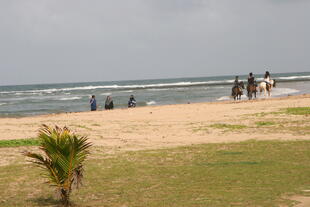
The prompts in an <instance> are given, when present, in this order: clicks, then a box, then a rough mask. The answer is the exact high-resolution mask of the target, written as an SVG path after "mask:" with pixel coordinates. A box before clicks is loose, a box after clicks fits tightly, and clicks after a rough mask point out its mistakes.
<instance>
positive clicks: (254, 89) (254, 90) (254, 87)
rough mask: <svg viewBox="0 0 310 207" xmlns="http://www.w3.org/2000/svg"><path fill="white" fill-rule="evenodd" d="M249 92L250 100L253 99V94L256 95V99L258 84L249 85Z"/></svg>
mask: <svg viewBox="0 0 310 207" xmlns="http://www.w3.org/2000/svg"><path fill="white" fill-rule="evenodd" d="M247 91H248V98H249V100H251V99H252V98H253V94H254V97H255V98H256V93H257V89H256V84H248V86H247Z"/></svg>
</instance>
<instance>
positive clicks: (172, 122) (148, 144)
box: [0, 94, 310, 150]
mask: <svg viewBox="0 0 310 207" xmlns="http://www.w3.org/2000/svg"><path fill="white" fill-rule="evenodd" d="M309 106H310V94H308V95H300V96H289V97H282V98H270V99H265V100H254V101H238V102H233V101H227V102H216V103H195V104H179V105H166V106H148V107H137V108H133V109H116V110H112V111H96V112H78V113H64V114H51V115H42V116H35V117H24V118H0V139H20V138H32V137H36V135H37V131H38V128H39V127H40V125H42V124H48V125H59V126H68V127H69V128H71V129H72V130H73V131H75V132H77V133H79V134H82V135H87V136H88V137H89V138H90V140H91V142H93V144H94V145H96V146H105V147H107V148H111V149H121V150H137V149H149V148H163V147H172V146H181V145H190V144H200V143H220V142H237V141H244V140H248V139H257V140H270V139H280V140H294V139H309V138H310V137H309V135H307V134H298V133H297V134H296V132H294V131H285V132H284V131H283V129H281V130H280V129H277V128H273V127H269V128H268V127H265V128H264V129H260V128H259V127H257V126H256V124H255V122H257V121H268V120H275V121H281V120H285V119H289V120H290V121H295V122H296V121H297V122H298V120H301V119H302V118H301V117H303V119H309V120H310V118H309V116H307V117H305V116H289V118H288V116H287V115H285V114H284V115H273V114H269V115H268V116H263V117H261V116H258V114H259V113H262V112H266V113H268V112H277V111H279V110H281V109H284V108H287V107H309ZM303 121H305V120H303ZM216 123H228V124H242V125H246V126H247V128H245V129H240V130H225V129H216V128H212V127H210V125H212V124H216Z"/></svg>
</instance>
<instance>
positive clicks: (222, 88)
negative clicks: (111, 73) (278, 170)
mask: <svg viewBox="0 0 310 207" xmlns="http://www.w3.org/2000/svg"><path fill="white" fill-rule="evenodd" d="M262 76H263V75H256V77H257V81H258V82H259V81H262ZM272 78H273V79H276V81H277V87H276V88H274V89H273V91H272V96H273V97H279V96H288V95H297V94H304V93H310V72H304V73H279V74H272ZM239 79H240V80H243V81H245V82H246V79H247V76H239ZM233 82H234V76H217V77H199V78H176V79H156V80H131V81H110V82H87V83H86V82H84V83H63V84H40V85H15V86H14V85H12V86H0V116H2V117H7V116H9V117H12V116H13V117H16V116H29V115H38V114H49V113H63V112H78V111H89V110H90V107H89V98H90V96H91V95H95V96H96V99H97V104H98V105H99V110H100V109H104V102H105V99H106V96H108V95H109V96H111V97H112V98H113V102H114V106H115V108H126V107H127V102H128V99H129V96H130V95H134V96H135V99H136V100H137V106H138V107H139V106H147V105H167V104H183V103H195V102H213V101H223V100H230V99H231V97H230V94H231V88H232V84H233ZM244 94H246V92H245V91H244ZM246 98H247V97H246V96H245V95H244V96H243V97H242V99H246ZM258 98H263V95H259V96H258Z"/></svg>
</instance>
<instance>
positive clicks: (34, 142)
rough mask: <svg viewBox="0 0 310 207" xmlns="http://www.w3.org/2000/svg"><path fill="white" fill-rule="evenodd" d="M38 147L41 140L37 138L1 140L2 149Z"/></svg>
mask: <svg viewBox="0 0 310 207" xmlns="http://www.w3.org/2000/svg"><path fill="white" fill-rule="evenodd" d="M38 145H39V140H38V139H36V138H31V139H12V140H0V147H20V146H38Z"/></svg>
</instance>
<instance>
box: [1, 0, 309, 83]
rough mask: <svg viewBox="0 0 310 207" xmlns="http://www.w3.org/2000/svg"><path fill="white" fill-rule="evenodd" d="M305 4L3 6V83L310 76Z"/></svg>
mask: <svg viewBox="0 0 310 207" xmlns="http://www.w3.org/2000/svg"><path fill="white" fill-rule="evenodd" d="M309 9H310V1H303V0H297V1H293V0H291V1H289V0H282V1H280V0H278V1H277V0H263V1H262V0H253V1H246V0H234V1H231V0H223V1H218V0H131V1H120V0H114V1H107V0H91V1H85V0H67V1H60V0H53V1H50V0H27V1H24V0H4V1H1V2H0V45H1V48H0V71H1V76H0V85H3V84H21V83H44V82H69V81H70V82H72V81H97V80H119V79H140V78H166V77H184V76H208V75H223V74H242V73H248V72H249V71H253V72H255V73H258V72H261V73H262V72H264V70H265V68H266V67H268V68H270V70H271V71H272V72H293V71H309V70H310V58H309V54H310V41H309V36H310V25H309V21H308V19H310V14H309V12H308V11H309Z"/></svg>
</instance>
